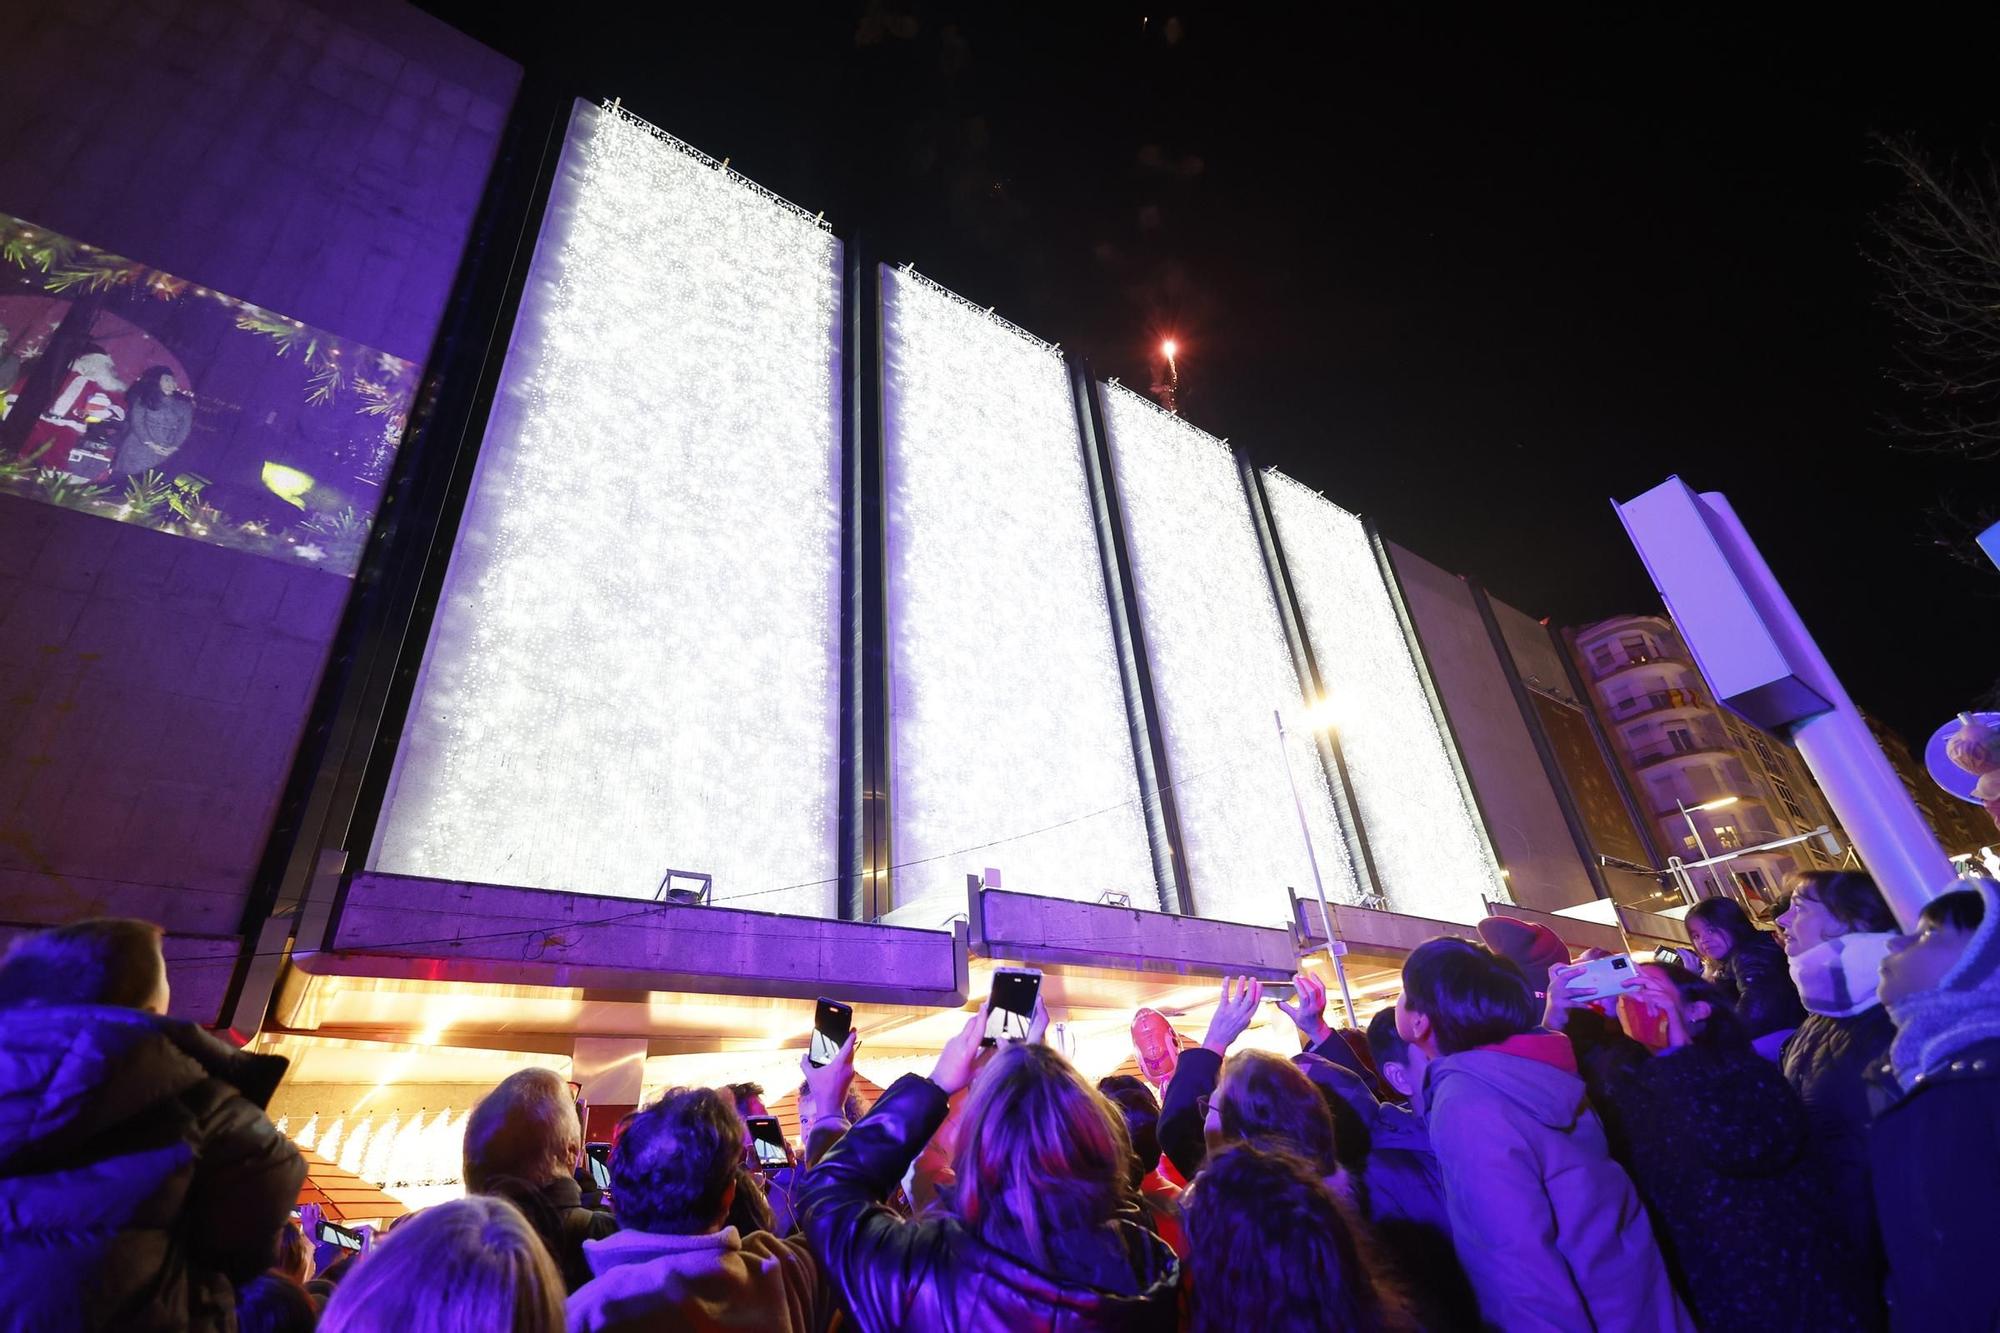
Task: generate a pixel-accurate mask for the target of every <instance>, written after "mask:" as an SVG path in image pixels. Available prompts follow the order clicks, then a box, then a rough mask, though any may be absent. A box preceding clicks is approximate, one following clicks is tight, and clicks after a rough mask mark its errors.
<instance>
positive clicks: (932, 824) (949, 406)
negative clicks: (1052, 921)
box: [883, 271, 1160, 913]
mask: <svg viewBox="0 0 2000 1333" xmlns="http://www.w3.org/2000/svg"><path fill="white" fill-rule="evenodd" d="M883 284H884V286H883V350H884V354H885V356H886V358H887V373H886V382H885V390H884V414H883V415H884V423H885V436H886V438H885V446H884V447H885V451H886V454H885V463H884V468H883V472H884V479H885V484H886V488H887V497H888V499H887V504H888V509H887V514H888V517H887V523H886V528H887V541H888V580H889V643H890V671H891V694H892V697H891V708H892V713H893V721H892V725H891V728H890V735H891V737H892V738H893V741H894V755H893V770H892V771H893V787H892V791H893V792H894V802H895V816H896V831H895V858H896V861H897V863H898V867H899V868H898V869H897V870H896V872H895V881H894V883H895V893H896V900H897V902H898V903H899V904H903V903H910V902H912V901H914V900H918V899H922V898H936V899H939V900H940V901H941V903H944V904H948V906H944V907H942V909H941V910H942V911H943V912H944V913H949V912H950V911H953V910H961V909H962V908H963V907H964V903H965V877H966V875H967V874H968V873H970V874H975V875H976V874H978V873H980V871H981V870H983V869H984V868H985V867H987V866H994V867H997V868H999V869H1000V871H1001V872H1002V882H1003V885H1004V886H1005V887H1006V888H1009V889H1020V890H1023V891H1025V892H1028V893H1035V894H1042V895H1045V896H1048V897H1059V898H1074V899H1081V900H1083V901H1087V902H1093V901H1096V900H1097V899H1098V898H1099V897H1100V896H1102V895H1103V894H1104V893H1105V892H1106V891H1115V892H1119V893H1125V894H1129V895H1130V896H1131V900H1132V902H1133V904H1134V905H1135V906H1140V907H1150V908H1158V907H1159V905H1160V897H1159V890H1158V887H1157V885H1156V883H1155V881H1154V876H1153V868H1152V860H1151V856H1150V853H1149V852H1148V850H1147V843H1146V823H1145V815H1144V811H1143V809H1142V807H1141V805H1140V796H1139V780H1138V771H1137V768H1136V767H1135V761H1134V758H1133V753H1132V741H1131V734H1130V730H1129V728H1128V725H1127V723H1126V717H1125V695H1124V689H1123V686H1122V685H1121V684H1120V682H1119V678H1118V658H1117V651H1116V646H1115V644H1114V642H1113V639H1112V633H1111V618H1110V612H1109V610H1108V606H1107V603H1106V600H1105V584H1104V565H1103V561H1102V559H1101V557H1100V556H1099V554H1098V548H1097V532H1096V527H1095V519H1094V518H1093V516H1092V512H1091V506H1090V487H1089V480H1088V477H1087V475H1086V473H1085V471H1084V464H1083V450H1082V444H1081V441H1080V438H1079V436H1078V432H1077V420H1076V404H1075V398H1074V396H1073V395H1072V393H1071V391H1070V383H1069V372H1068V370H1067V369H1066V368H1065V366H1064V364H1063V361H1062V356H1061V354H1060V353H1059V352H1057V351H1056V350H1055V349H1054V348H1052V347H1050V346H1049V345H1048V344H1046V343H1044V342H1042V341H1041V340H1040V339H1038V338H1034V337H1032V336H1031V335H1029V334H1026V333H1023V332H1022V331H1021V330H1019V329H1017V328H1015V327H1014V326H1013V325H1011V324H1008V323H1006V322H1005V321H1003V320H999V319H996V318H994V317H993V316H992V315H991V314H989V313H988V312H986V311H984V310H981V309H978V308H977V307H975V306H972V305H971V304H969V303H967V302H965V301H963V300H961V299H960V298H958V297H957V296H954V295H952V294H951V293H950V292H947V291H945V290H943V289H942V288H939V287H937V286H935V285H933V284H932V283H930V282H928V281H927V280H925V279H924V278H922V277H919V276H918V275H916V274H915V273H911V272H908V271H905V272H901V273H885V274H884V276H883ZM996 836H1002V837H1003V841H1000V842H999V843H997V844H993V845H987V844H992V840H993V839H994V838H995V837H996ZM968 848H970V849H974V850H970V851H968V850H965V849H968Z"/></svg>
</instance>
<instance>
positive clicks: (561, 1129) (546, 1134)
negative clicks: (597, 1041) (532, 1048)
mask: <svg viewBox="0 0 2000 1333" xmlns="http://www.w3.org/2000/svg"><path fill="white" fill-rule="evenodd" d="M582 1151H583V1126H582V1124H581V1123H580V1122H579V1121H578V1120H577V1115H576V1103H575V1102H573V1101H571V1100H570V1096H569V1085H568V1084H566V1083H564V1082H563V1080H562V1079H560V1078H557V1077H556V1072H555V1071H554V1070H553V1069H523V1070H521V1071H519V1072H518V1073H513V1074H509V1075H508V1076H507V1077H506V1078H504V1079H501V1080H500V1083H499V1086H498V1087H496V1088H494V1089H493V1091H491V1092H489V1093H487V1094H486V1095H485V1096H484V1097H482V1098H480V1099H479V1104H478V1105H477V1106H475V1107H473V1108H472V1114H471V1115H469V1116H467V1117H466V1120H465V1149H464V1162H465V1187H466V1189H468V1190H470V1191H472V1192H473V1193H475V1194H479V1193H483V1192H484V1191H485V1190H486V1187H487V1186H488V1185H490V1184H491V1183H492V1182H493V1181H495V1180H497V1179H499V1178H500V1177H502V1176H513V1177H516V1178H517V1179H520V1180H525V1181H527V1182H528V1183H529V1184H531V1185H546V1184H547V1183H548V1182H550V1181H551V1180H555V1179H557V1178H559V1177H562V1176H566V1175H568V1174H569V1173H570V1168H571V1166H572V1165H573V1164H574V1163H575V1161H576V1155H577V1154H578V1153H579V1152H582Z"/></svg>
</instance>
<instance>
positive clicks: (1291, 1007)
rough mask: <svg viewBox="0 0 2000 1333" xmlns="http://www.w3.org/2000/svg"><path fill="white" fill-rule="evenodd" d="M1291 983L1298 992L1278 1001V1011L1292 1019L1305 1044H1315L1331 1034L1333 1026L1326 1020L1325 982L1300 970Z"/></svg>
mask: <svg viewBox="0 0 2000 1333" xmlns="http://www.w3.org/2000/svg"><path fill="white" fill-rule="evenodd" d="M1292 984H1293V985H1294V986H1296V987H1297V988H1298V994H1297V995H1296V996H1294V997H1293V998H1292V999H1290V1000H1280V1001H1278V1012H1279V1013H1281V1014H1283V1015H1284V1016H1285V1017H1286V1018H1289V1019H1291V1020H1292V1026H1293V1027H1296V1028H1297V1029H1298V1030H1299V1035H1300V1036H1302V1037H1304V1038H1305V1039H1306V1045H1308V1046H1317V1045H1319V1044H1320V1043H1321V1042H1323V1041H1325V1040H1326V1039H1327V1038H1328V1037H1331V1036H1332V1035H1333V1027H1332V1025H1330V1024H1329V1023H1328V1022H1327V1021H1326V983H1325V982H1323V981H1321V980H1320V979H1319V978H1318V977H1316V976H1314V975H1313V974H1312V973H1310V972H1306V971H1303V970H1301V971H1299V972H1297V973H1295V974H1294V975H1293V977H1292Z"/></svg>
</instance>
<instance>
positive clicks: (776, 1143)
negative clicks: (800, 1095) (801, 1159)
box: [748, 1115, 792, 1171]
mask: <svg viewBox="0 0 2000 1333" xmlns="http://www.w3.org/2000/svg"><path fill="white" fill-rule="evenodd" d="M748 1123H749V1125H750V1147H751V1149H752V1150H753V1151H754V1152H755V1153H756V1154H757V1166H758V1168H759V1169H760V1170H764V1171H772V1170H776V1169H777V1168H778V1167H781V1166H785V1165H788V1164H789V1163H790V1162H791V1160H792V1157H791V1154H790V1153H789V1152H788V1151H786V1149H785V1131H784V1130H783V1129H782V1128H780V1127H779V1125H778V1117H776V1116H774V1115H753V1116H751V1117H750V1119H749V1122H748Z"/></svg>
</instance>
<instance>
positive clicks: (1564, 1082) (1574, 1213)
mask: <svg viewBox="0 0 2000 1333" xmlns="http://www.w3.org/2000/svg"><path fill="white" fill-rule="evenodd" d="M1424 1102H1425V1111H1424V1120H1425V1124H1426V1125H1427V1126H1428V1127H1429V1129H1430V1133H1431V1145H1432V1147H1433V1149H1434V1150H1435V1151H1436V1152H1437V1157H1438V1165H1439V1166H1440V1167H1441V1168H1442V1169H1443V1172H1444V1189H1445V1206H1446V1211H1447V1212H1448V1213H1449V1215H1450V1217H1451V1230H1452V1238H1453V1240H1454V1241H1455V1242H1456V1243H1457V1249H1458V1256H1459V1259H1460V1261H1461V1262H1463V1263H1464V1265H1465V1270H1466V1273H1467V1275H1468V1276H1469V1277H1470V1278H1471V1279H1472V1285H1473V1289H1474V1290H1475V1291H1476V1292H1477V1293H1478V1295H1479V1307H1480V1309H1481V1310H1482V1311H1483V1312H1484V1314H1485V1317H1486V1319H1487V1321H1488V1323H1489V1324H1491V1325H1492V1326H1493V1327H1497V1328H1502V1329H1508V1330H1523V1329H1549V1330H1563V1333H1574V1331H1575V1330H1580V1329H1607V1330H1609V1329H1616V1330H1620V1333H1626V1331H1628V1330H1633V1331H1636V1330H1644V1329H1663V1330H1674V1331H1676V1333H1678V1331H1679V1330H1683V1329H1688V1330H1691V1329H1692V1328H1693V1327H1694V1325H1693V1322H1692V1321H1691V1320H1690V1319H1689V1318H1688V1315H1687V1312H1686V1310H1685V1309H1683V1308H1682V1306H1681V1303H1680V1300H1679V1298H1677V1297H1676V1296H1675V1295H1674V1291H1673V1286H1672V1284H1671V1282H1670V1281H1669V1280H1668V1277H1667V1269H1666V1265H1665V1264H1664V1263H1663V1262H1662V1261H1661V1258H1660V1250H1659V1246H1658V1245H1657V1244H1655V1242H1654V1239H1653V1231H1652V1227H1651V1225H1650V1224H1649V1223H1648V1221H1647V1219H1646V1213H1645V1209H1644V1208H1642V1207H1641V1206H1640V1203H1639V1196H1638V1194H1637V1192H1636V1191H1635V1190H1634V1189H1633V1188H1632V1182H1631V1180H1630V1179H1629V1178H1627V1176H1626V1175H1625V1172H1624V1170H1623V1169H1622V1168H1620V1167H1619V1165H1618V1164H1617V1163H1616V1162H1614V1161H1612V1160H1611V1156H1610V1153H1609V1152H1608V1151H1607V1149H1606V1145H1605V1138H1604V1127H1603V1126H1602V1125H1601V1124H1599V1123H1598V1119H1597V1116H1596V1114H1595V1113H1594V1112H1592V1111H1591V1109H1590V1104H1589V1101H1588V1099H1587V1098H1586V1097H1585V1095H1584V1086H1583V1080H1582V1079H1580V1078H1578V1077H1577V1075H1576V1061H1575V1057H1574V1055H1573V1054H1572V1052H1571V1049H1570V1044H1569V1041H1568V1039H1567V1038H1565V1037H1562V1036H1559V1035H1557V1034H1555V1033H1551V1032H1532V1033H1524V1034H1522V1035H1520V1036H1516V1037H1510V1038H1509V1039H1507V1040H1506V1041H1504V1042H1502V1043H1500V1044H1499V1045H1497V1046H1488V1047H1482V1048H1480V1049H1478V1050H1471V1051H1461V1052H1459V1053H1458V1054H1455V1055H1447V1056H1444V1057H1442V1058H1440V1059H1438V1060H1436V1061H1435V1062H1433V1063H1432V1064H1431V1066H1430V1068H1429V1070H1428V1071H1427V1074H1426V1076H1425V1082H1424Z"/></svg>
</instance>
